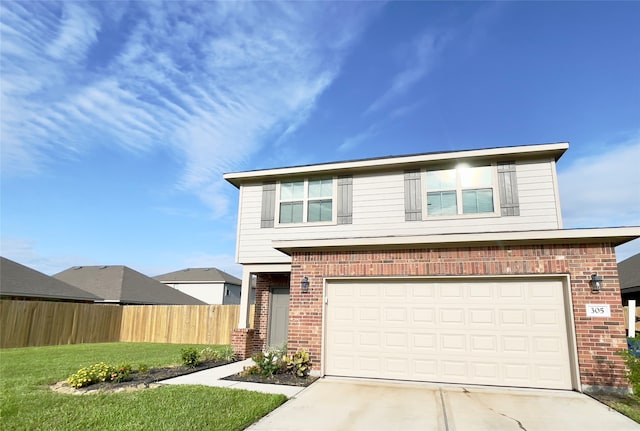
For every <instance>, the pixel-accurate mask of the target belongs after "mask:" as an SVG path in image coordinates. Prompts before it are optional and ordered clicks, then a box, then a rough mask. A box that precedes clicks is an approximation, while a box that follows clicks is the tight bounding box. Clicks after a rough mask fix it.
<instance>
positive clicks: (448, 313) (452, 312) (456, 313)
mask: <svg viewBox="0 0 640 431" xmlns="http://www.w3.org/2000/svg"><path fill="white" fill-rule="evenodd" d="M439 323H440V324H441V325H443V326H445V325H446V326H460V327H463V326H464V325H465V318H464V310H463V309H462V308H457V309H456V308H444V309H440V321H439Z"/></svg>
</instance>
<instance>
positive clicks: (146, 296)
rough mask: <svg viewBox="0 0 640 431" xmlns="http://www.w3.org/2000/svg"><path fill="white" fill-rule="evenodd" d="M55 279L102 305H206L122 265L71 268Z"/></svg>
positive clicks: (56, 275)
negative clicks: (87, 293)
mask: <svg viewBox="0 0 640 431" xmlns="http://www.w3.org/2000/svg"><path fill="white" fill-rule="evenodd" d="M54 277H55V278H57V279H58V280H62V281H64V282H66V283H69V284H71V285H73V286H76V287H79V288H81V289H83V290H86V291H88V292H91V293H93V294H95V295H97V296H99V297H100V298H102V301H101V302H109V303H116V304H121V305H131V304H135V305H143V304H144V305H205V302H203V301H200V300H199V299H196V298H194V297H192V296H189V295H187V294H185V293H182V292H179V291H177V290H175V289H172V288H170V287H169V286H167V285H165V284H162V283H160V282H159V281H157V280H154V279H153V278H150V277H147V276H146V275H144V274H141V273H139V272H138V271H134V270H133V269H131V268H128V267H126V266H122V265H113V266H74V267H72V268H69V269H67V270H65V271H62V272H60V273H58V274H55V275H54Z"/></svg>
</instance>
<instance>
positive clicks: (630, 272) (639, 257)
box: [618, 253, 640, 290]
mask: <svg viewBox="0 0 640 431" xmlns="http://www.w3.org/2000/svg"><path fill="white" fill-rule="evenodd" d="M618 276H619V277H620V288H621V289H623V290H626V289H633V288H636V289H635V290H640V253H638V254H636V255H635V256H631V257H630V258H627V259H625V260H623V261H622V262H620V263H618Z"/></svg>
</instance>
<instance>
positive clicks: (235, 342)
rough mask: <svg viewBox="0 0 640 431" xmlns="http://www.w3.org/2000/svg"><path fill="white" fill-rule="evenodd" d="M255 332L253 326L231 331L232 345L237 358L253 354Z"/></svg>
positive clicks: (245, 357) (241, 358)
mask: <svg viewBox="0 0 640 431" xmlns="http://www.w3.org/2000/svg"><path fill="white" fill-rule="evenodd" d="M254 332H255V331H254V330H253V329H251V328H239V329H234V330H233V331H232V332H231V347H232V348H233V351H234V353H235V354H236V358H237V359H239V360H243V359H247V358H250V357H251V356H252V355H253V335H254Z"/></svg>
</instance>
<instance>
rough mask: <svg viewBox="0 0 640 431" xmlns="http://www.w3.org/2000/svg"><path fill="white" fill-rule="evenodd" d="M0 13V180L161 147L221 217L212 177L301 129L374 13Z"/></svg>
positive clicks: (21, 8)
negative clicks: (116, 152)
mask: <svg viewBox="0 0 640 431" xmlns="http://www.w3.org/2000/svg"><path fill="white" fill-rule="evenodd" d="M112 6H117V7H114V8H112ZM0 8H1V10H0V23H1V24H2V25H1V26H0V38H1V39H2V41H3V42H2V44H1V46H0V49H1V50H2V69H3V73H2V75H1V76H0V87H1V90H0V91H1V93H0V109H1V112H0V113H1V114H2V115H1V117H2V119H1V124H0V125H1V127H2V164H3V174H24V173H31V174H33V173H37V172H38V171H39V170H40V169H42V166H43V165H45V164H46V163H48V162H49V161H51V160H55V159H56V158H60V157H68V156H70V155H78V154H80V155H81V154H82V153H83V152H85V151H88V150H92V149H93V148H95V147H96V146H106V147H110V146H113V147H119V148H122V149H125V150H127V151H133V152H148V151H153V150H154V149H156V148H158V147H170V148H172V149H173V150H174V153H177V154H181V161H182V163H183V169H184V171H183V175H182V177H181V180H180V183H179V184H178V185H177V186H178V187H179V188H181V189H183V190H186V191H188V192H191V193H195V194H197V195H199V196H200V197H201V198H202V200H203V201H205V202H206V203H207V204H208V205H209V206H210V207H211V208H212V209H214V211H215V213H216V214H217V215H220V214H223V213H224V211H225V210H226V208H227V206H228V202H227V198H226V194H225V193H223V192H222V191H221V188H220V184H221V179H220V177H221V173H222V172H224V171H228V170H233V169H238V168H242V167H243V166H244V164H245V163H246V162H247V160H248V158H249V157H250V156H251V155H252V154H255V153H256V152H257V151H258V150H259V149H260V148H262V147H263V146H264V145H265V137H266V136H271V137H272V135H271V134H273V132H274V130H280V131H281V132H280V133H290V132H291V131H292V130H294V129H295V128H296V127H298V125H299V124H301V123H302V122H304V121H305V119H306V115H308V112H310V110H312V109H313V106H314V104H315V102H316V100H317V98H318V96H319V95H320V94H322V92H323V91H324V90H325V89H326V88H327V87H328V86H329V85H330V84H331V82H332V81H333V80H334V79H335V77H336V75H337V74H338V72H339V70H340V66H341V63H342V59H343V57H344V55H345V54H346V52H348V50H349V48H350V47H351V45H352V44H353V41H354V40H355V39H356V38H357V37H358V35H359V34H360V32H361V30H362V28H363V27H364V26H365V25H366V23H367V20H368V19H369V17H370V16H371V13H372V12H374V11H375V10H376V8H377V6H375V7H374V6H369V5H363V4H344V5H341V7H340V8H334V7H332V6H331V5H330V4H325V3H304V4H302V3H263V2H202V3H193V2H188V3H185V2H166V3H158V4H156V3H154V4H153V5H151V4H147V3H128V4H126V5H122V4H121V3H116V4H111V3H61V4H59V3H34V2H29V3H27V2H25V3H20V2H2V3H1V4H0ZM338 23H339V24H338ZM114 41H117V42H118V43H117V44H115V42H114ZM287 131H288V132H287Z"/></svg>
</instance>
